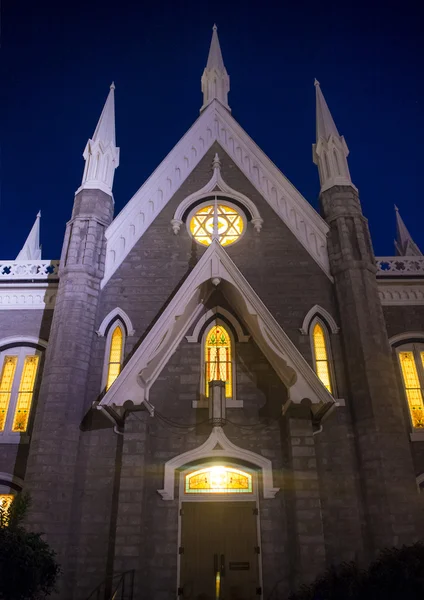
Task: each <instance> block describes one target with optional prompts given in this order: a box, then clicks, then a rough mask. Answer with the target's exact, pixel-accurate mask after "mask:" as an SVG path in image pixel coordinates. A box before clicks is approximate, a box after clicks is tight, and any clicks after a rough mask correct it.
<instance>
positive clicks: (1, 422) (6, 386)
mask: <svg viewBox="0 0 424 600" xmlns="http://www.w3.org/2000/svg"><path fill="white" fill-rule="evenodd" d="M17 363H18V357H17V356H5V357H4V361H3V366H2V370H1V378H0V431H3V430H4V426H5V423H6V417H7V410H8V408H9V402H10V396H11V394H12V385H13V379H14V377H15V371H16V365H17Z"/></svg>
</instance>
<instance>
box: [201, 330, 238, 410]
mask: <svg viewBox="0 0 424 600" xmlns="http://www.w3.org/2000/svg"><path fill="white" fill-rule="evenodd" d="M204 356H205V396H206V397H208V396H209V382H211V381H224V382H225V396H226V398H232V397H233V360H232V351H231V338H230V334H229V332H228V331H227V330H226V328H225V327H224V326H223V325H221V324H214V325H213V326H212V327H211V328H210V329H209V331H208V333H207V335H206V340H205V349H204Z"/></svg>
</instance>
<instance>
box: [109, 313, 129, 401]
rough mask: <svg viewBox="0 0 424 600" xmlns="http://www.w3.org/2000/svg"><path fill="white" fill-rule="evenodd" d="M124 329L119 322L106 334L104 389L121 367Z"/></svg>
mask: <svg viewBox="0 0 424 600" xmlns="http://www.w3.org/2000/svg"><path fill="white" fill-rule="evenodd" d="M124 340H125V335H124V329H123V326H122V325H121V323H119V322H118V323H117V324H116V325H114V326H113V327H112V328H111V330H110V331H109V334H108V336H107V343H106V352H107V375H106V391H107V390H108V389H109V388H110V386H111V385H112V383H113V382H114V381H115V379H116V378H117V377H118V375H119V373H120V372H121V368H122V360H123V357H124Z"/></svg>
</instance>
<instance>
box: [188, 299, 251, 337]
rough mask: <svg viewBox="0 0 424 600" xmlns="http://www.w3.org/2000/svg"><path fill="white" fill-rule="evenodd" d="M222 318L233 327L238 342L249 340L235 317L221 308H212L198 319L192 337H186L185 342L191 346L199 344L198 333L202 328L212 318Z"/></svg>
mask: <svg viewBox="0 0 424 600" xmlns="http://www.w3.org/2000/svg"><path fill="white" fill-rule="evenodd" d="M220 315H221V316H223V317H225V318H226V319H227V321H228V322H229V323H231V325H232V326H233V327H234V331H235V332H236V334H237V341H238V342H248V341H249V339H250V335H245V334H244V333H243V329H242V327H241V325H240V323H239V321H238V320H237V319H236V318H235V316H234V315H233V314H232V313H230V312H229V311H228V310H227V309H226V308H222V306H214V308H211V309H210V310H208V311H207V312H206V313H205V314H204V315H202V316H201V317H200V319H199V320H198V321H197V323H196V327H195V328H194V330H193V333H192V335H186V340H187V341H188V342H190V343H191V344H193V343H197V342H200V331H201V329H202V327H203V326H204V325H205V324H206V323H207V322H208V321H209V319H211V318H212V317H214V316H218V317H219V316H220Z"/></svg>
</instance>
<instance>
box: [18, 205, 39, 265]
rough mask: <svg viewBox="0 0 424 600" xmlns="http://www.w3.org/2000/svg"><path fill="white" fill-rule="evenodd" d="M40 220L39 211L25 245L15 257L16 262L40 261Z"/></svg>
mask: <svg viewBox="0 0 424 600" xmlns="http://www.w3.org/2000/svg"><path fill="white" fill-rule="evenodd" d="M40 218H41V212H40V211H39V212H38V214H37V217H36V219H35V223H34V225H33V226H32V229H31V231H30V232H29V235H28V237H27V239H26V241H25V244H24V245H23V246H22V249H21V251H20V252H19V254H18V256H17V257H16V260H41V246H40Z"/></svg>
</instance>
